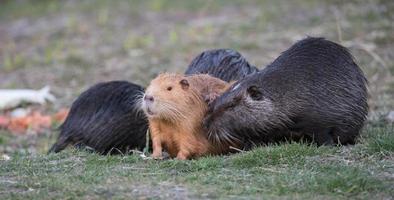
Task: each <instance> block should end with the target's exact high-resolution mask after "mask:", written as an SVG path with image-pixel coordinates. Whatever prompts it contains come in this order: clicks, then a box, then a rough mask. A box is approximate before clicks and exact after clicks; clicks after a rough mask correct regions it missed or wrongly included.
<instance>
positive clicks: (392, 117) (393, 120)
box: [386, 110, 394, 123]
mask: <svg viewBox="0 0 394 200" xmlns="http://www.w3.org/2000/svg"><path fill="white" fill-rule="evenodd" d="M386 120H387V121H388V122H390V123H394V110H392V111H390V112H389V114H388V115H387V116H386Z"/></svg>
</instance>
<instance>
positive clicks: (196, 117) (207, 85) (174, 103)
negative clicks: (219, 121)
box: [141, 73, 229, 160]
mask: <svg viewBox="0 0 394 200" xmlns="http://www.w3.org/2000/svg"><path fill="white" fill-rule="evenodd" d="M228 86H229V84H228V83H226V82H225V81H222V80H220V79H217V78H214V77H211V76H209V75H206V74H200V75H191V76H184V75H178V74H168V73H164V74H160V75H159V76H158V77H156V78H155V79H154V80H152V81H151V83H150V85H149V86H148V88H147V89H146V92H145V95H144V98H143V99H141V107H142V109H143V110H144V112H145V113H146V115H147V116H148V120H149V128H150V135H151V139H152V147H153V153H152V157H153V158H161V156H162V150H166V151H167V152H168V153H169V155H170V157H172V158H174V157H176V158H177V159H182V160H184V159H189V158H196V157H200V156H203V155H207V154H221V153H224V152H225V151H226V149H219V148H216V147H215V146H212V145H211V143H210V142H209V141H208V139H207V137H206V134H205V133H204V132H203V127H202V120H203V118H204V116H205V113H206V110H207V108H208V105H207V103H206V101H207V100H208V99H210V97H211V96H212V95H213V96H216V95H220V94H221V93H222V92H224V91H225V90H226V89H227V87H228Z"/></svg>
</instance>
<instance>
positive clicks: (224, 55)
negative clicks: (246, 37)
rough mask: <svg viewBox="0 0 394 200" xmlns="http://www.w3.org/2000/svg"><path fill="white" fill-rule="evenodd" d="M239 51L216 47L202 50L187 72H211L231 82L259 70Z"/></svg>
mask: <svg viewBox="0 0 394 200" xmlns="http://www.w3.org/2000/svg"><path fill="white" fill-rule="evenodd" d="M258 71H259V70H258V69H257V68H256V67H254V66H252V65H250V64H249V63H248V61H246V59H245V58H244V57H243V56H242V55H241V54H240V53H238V52H237V51H234V50H232V49H214V50H208V51H204V52H202V53H201V54H200V55H198V56H197V57H195V58H194V59H193V60H192V62H191V63H190V65H189V67H188V68H187V70H186V72H185V74H209V75H211V76H213V77H216V78H220V79H222V80H224V81H227V82H230V81H234V80H239V79H242V78H243V77H245V76H247V75H249V74H253V73H256V72H258Z"/></svg>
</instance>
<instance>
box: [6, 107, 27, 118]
mask: <svg viewBox="0 0 394 200" xmlns="http://www.w3.org/2000/svg"><path fill="white" fill-rule="evenodd" d="M28 113H29V110H28V109H25V108H17V109H15V110H13V111H11V113H10V116H11V117H13V118H17V117H25V116H27V114H28Z"/></svg>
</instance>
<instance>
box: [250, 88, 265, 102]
mask: <svg viewBox="0 0 394 200" xmlns="http://www.w3.org/2000/svg"><path fill="white" fill-rule="evenodd" d="M247 92H248V94H249V96H250V97H251V98H252V99H253V100H255V101H259V100H262V99H263V94H262V92H261V91H260V90H259V88H258V87H257V86H254V85H252V86H250V87H249V88H248V90H247Z"/></svg>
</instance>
